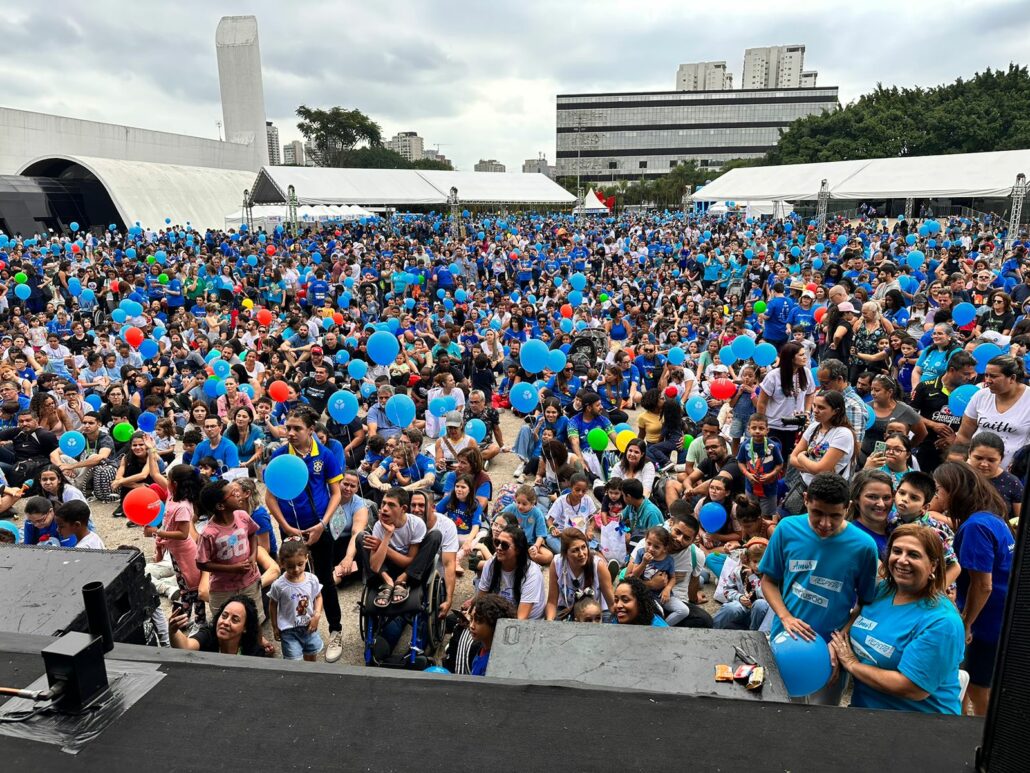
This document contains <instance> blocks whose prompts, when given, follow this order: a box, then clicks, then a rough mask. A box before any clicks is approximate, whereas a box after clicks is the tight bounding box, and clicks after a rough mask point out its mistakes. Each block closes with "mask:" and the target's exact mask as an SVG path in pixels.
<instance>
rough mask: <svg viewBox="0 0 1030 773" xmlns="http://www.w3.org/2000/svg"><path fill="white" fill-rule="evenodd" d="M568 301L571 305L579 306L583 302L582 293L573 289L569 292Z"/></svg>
mask: <svg viewBox="0 0 1030 773" xmlns="http://www.w3.org/2000/svg"><path fill="white" fill-rule="evenodd" d="M569 303H570V304H572V305H573V306H579V305H580V304H581V303H583V293H581V292H580V291H579V290H573V291H572V292H570V293H569Z"/></svg>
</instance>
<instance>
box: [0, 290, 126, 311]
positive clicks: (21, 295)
mask: <svg viewBox="0 0 1030 773" xmlns="http://www.w3.org/2000/svg"><path fill="white" fill-rule="evenodd" d="M14 294H15V295H17V296H18V297H19V298H20V299H21V300H23V301H27V300H28V299H29V296H30V295H32V288H30V287H29V286H28V285H27V284H24V285H16V286H15V288H14ZM115 311H117V309H115ZM112 316H113V315H112Z"/></svg>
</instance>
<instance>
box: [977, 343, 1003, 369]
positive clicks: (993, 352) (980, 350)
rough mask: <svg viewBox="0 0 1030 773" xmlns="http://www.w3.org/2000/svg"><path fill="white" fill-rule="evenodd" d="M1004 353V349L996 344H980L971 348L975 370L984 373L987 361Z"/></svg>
mask: <svg viewBox="0 0 1030 773" xmlns="http://www.w3.org/2000/svg"><path fill="white" fill-rule="evenodd" d="M1004 353H1005V350H1004V349H1002V348H1001V347H1000V346H998V345H997V344H990V343H988V344H980V345H979V346H978V347H976V348H975V349H973V359H974V360H976V372H977V373H986V372H987V363H989V362H990V361H991V360H993V359H994V358H995V357H999V356H1001V355H1002V354H1004Z"/></svg>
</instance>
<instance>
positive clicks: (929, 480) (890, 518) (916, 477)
mask: <svg viewBox="0 0 1030 773" xmlns="http://www.w3.org/2000/svg"><path fill="white" fill-rule="evenodd" d="M936 495H937V483H936V482H935V481H934V479H933V476H932V475H930V474H929V473H926V472H920V471H919V470H913V471H912V472H909V473H906V474H905V477H903V478H902V479H901V483H899V484H898V490H897V491H896V492H895V493H894V507H893V508H891V511H890V512H889V513H888V514H887V537H888V538H889V537H890V535H891V533H892V532H893V531H894V530H895V529H897V528H898V527H899V526H901V525H903V524H906V523H919V524H922V525H923V526H927V527H929V528H931V529H933V530H934V531H935V532H937V536H938V537H940V538H941V545H943V547H944V563H945V565H946V566H947V567H948V569H947V572H948V584H949V585H950V584H952V583H954V582H955V580H956V579H957V578H958V575H959V572H960V571H961V568H960V567H959V564H958V557H957V556H956V555H955V532H953V531H952V530H951V527H950V526H948V525H947V524H946V523H942V522H941V521H939V520H937V519H936V518H934V517H933V516H932V515H930V514H929V513H928V512H927V511H928V510H929V509H930V501H931V500H932V499H933V498H934V497H935V496H936Z"/></svg>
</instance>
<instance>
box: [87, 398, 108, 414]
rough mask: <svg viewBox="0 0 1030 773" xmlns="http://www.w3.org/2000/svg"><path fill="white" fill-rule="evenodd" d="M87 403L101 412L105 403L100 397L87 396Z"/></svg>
mask: <svg viewBox="0 0 1030 773" xmlns="http://www.w3.org/2000/svg"><path fill="white" fill-rule="evenodd" d="M86 402H87V403H88V404H89V406H90V408H92V409H93V410H94V411H99V410H100V409H101V408H103V406H104V401H103V400H102V399H101V398H100V395H86Z"/></svg>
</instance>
